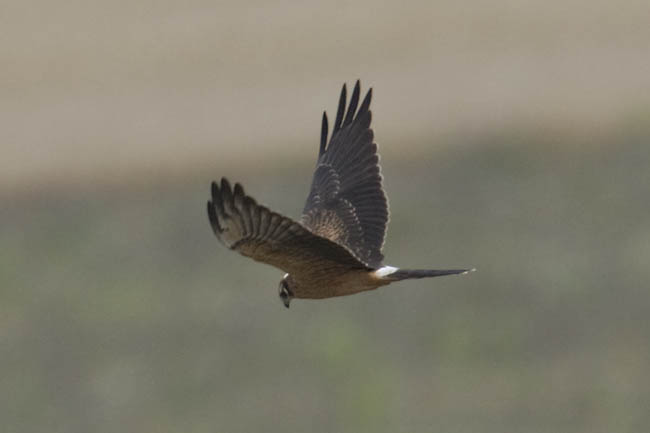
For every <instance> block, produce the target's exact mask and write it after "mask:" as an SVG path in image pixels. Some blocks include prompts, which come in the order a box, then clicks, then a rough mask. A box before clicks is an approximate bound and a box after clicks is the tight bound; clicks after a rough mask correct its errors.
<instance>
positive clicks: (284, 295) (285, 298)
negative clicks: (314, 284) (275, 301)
mask: <svg viewBox="0 0 650 433" xmlns="http://www.w3.org/2000/svg"><path fill="white" fill-rule="evenodd" d="M292 286H293V279H292V278H291V276H290V275H289V274H284V278H282V279H281V280H280V285H279V286H278V295H279V296H280V299H281V300H282V303H283V304H284V306H285V307H287V308H289V304H290V303H291V300H292V299H293V290H291V287H292Z"/></svg>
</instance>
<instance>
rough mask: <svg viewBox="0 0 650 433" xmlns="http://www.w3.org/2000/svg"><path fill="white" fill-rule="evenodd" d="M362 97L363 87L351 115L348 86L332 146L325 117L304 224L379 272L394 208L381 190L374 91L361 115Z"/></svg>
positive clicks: (354, 96) (356, 90)
mask: <svg viewBox="0 0 650 433" xmlns="http://www.w3.org/2000/svg"><path fill="white" fill-rule="evenodd" d="M359 93H360V86H359V81H357V83H356V85H355V86H354V91H353V92H352V97H351V99H350V106H349V107H348V109H347V113H345V104H346V87H345V85H343V89H342V90H341V97H340V99H339V107H338V111H337V113H336V121H335V122H334V129H333V131H332V137H331V139H330V141H329V145H327V146H326V144H327V134H328V131H327V130H328V125H327V115H326V114H325V113H323V125H322V130H321V141H320V150H319V152H318V161H317V163H316V172H315V173H314V178H313V180H312V185H311V191H310V192H309V196H308V197H307V203H306V204H305V208H304V210H303V215H302V222H303V224H305V226H307V227H309V228H310V229H311V230H312V231H313V232H314V233H316V234H318V235H321V236H324V237H326V238H328V239H331V240H333V241H334V242H337V243H339V244H341V245H345V246H346V247H348V248H349V249H350V250H351V251H352V252H354V254H355V255H356V256H357V257H359V258H360V259H361V260H363V261H364V262H365V263H368V264H369V265H370V266H372V267H375V268H377V267H379V266H380V265H381V262H382V260H383V258H384V256H383V255H382V253H381V249H382V246H383V244H384V237H385V235H386V225H387V224H388V202H387V200H386V194H385V193H384V190H383V188H382V185H381V180H382V177H381V172H380V167H379V156H378V155H377V145H376V144H375V143H373V132H372V129H370V120H371V112H370V110H369V107H370V99H371V98H372V89H370V90H369V91H368V93H367V94H366V97H365V98H364V99H363V102H362V103H361V107H360V108H359V111H358V112H357V105H358V103H359ZM355 112H356V115H355ZM344 114H345V118H344V117H343V116H344Z"/></svg>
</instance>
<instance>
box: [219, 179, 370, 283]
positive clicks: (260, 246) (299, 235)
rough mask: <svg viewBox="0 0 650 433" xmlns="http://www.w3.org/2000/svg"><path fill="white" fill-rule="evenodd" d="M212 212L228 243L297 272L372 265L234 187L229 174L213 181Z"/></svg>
mask: <svg viewBox="0 0 650 433" xmlns="http://www.w3.org/2000/svg"><path fill="white" fill-rule="evenodd" d="M208 217H209V218H210V224H211V225H212V229H213V230H214V233H215V235H217V238H218V239H219V240H220V241H221V242H222V243H223V244H224V245H226V246H227V247H228V248H230V249H232V250H235V251H237V252H239V253H240V254H242V255H244V256H247V257H251V258H252V259H254V260H257V261H259V262H264V263H268V264H269V265H273V266H275V267H277V268H280V269H282V270H284V271H285V272H289V273H291V274H294V275H298V276H299V275H300V274H304V273H310V272H314V270H318V269H324V270H343V269H345V270H350V269H369V268H368V267H367V266H366V265H365V264H364V263H362V262H361V261H360V260H358V259H357V258H356V257H355V256H354V255H353V254H352V253H351V252H350V251H349V250H348V249H347V248H345V247H344V246H341V245H338V244H336V243H334V242H332V241H330V240H328V239H325V238H322V237H320V236H317V235H315V234H313V233H311V232H310V231H309V230H308V229H306V228H305V227H303V226H302V225H301V224H300V223H297V222H295V221H293V220H291V219H289V218H286V217H284V216H282V215H280V214H277V213H275V212H273V211H271V210H269V209H267V208H266V207H264V206H261V205H259V204H257V203H256V202H255V200H254V199H253V198H252V197H250V196H248V195H246V194H245V193H244V189H243V188H242V186H241V185H240V184H238V183H236V184H235V188H234V189H232V188H231V187H230V183H229V182H228V180H226V179H225V178H222V179H221V186H219V185H217V184H216V183H215V182H213V183H212V200H211V201H208Z"/></svg>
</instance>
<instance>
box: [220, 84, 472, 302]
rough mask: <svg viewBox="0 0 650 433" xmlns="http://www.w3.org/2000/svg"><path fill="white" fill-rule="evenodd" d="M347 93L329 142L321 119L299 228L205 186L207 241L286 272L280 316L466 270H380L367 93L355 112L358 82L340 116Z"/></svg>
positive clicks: (383, 214) (225, 188)
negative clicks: (314, 302) (295, 302)
mask: <svg viewBox="0 0 650 433" xmlns="http://www.w3.org/2000/svg"><path fill="white" fill-rule="evenodd" d="M346 93H347V91H346V87H345V85H343V89H342V90H341V97H340V99H339V106H338V110H337V112H336V120H335V121H334V128H333V129H332V135H331V136H329V142H328V121H327V114H326V113H323V123H322V128H321V139H320V148H319V150H318V160H317V162H316V170H315V172H314V177H313V180H312V184H311V191H310V192H309V196H308V197H307V203H305V208H304V210H303V214H302V218H301V220H300V221H299V222H298V221H294V220H292V219H290V218H287V217H285V216H283V215H280V214H279V213H277V212H274V211H272V210H270V209H268V208H267V207H265V206H262V205H260V204H258V203H257V202H256V201H255V199H253V198H252V197H251V196H249V195H247V194H246V193H245V192H244V188H242V186H241V185H240V184H239V183H235V185H234V187H232V186H231V184H230V182H229V181H228V180H227V179H226V178H222V179H221V183H220V184H217V183H216V182H213V183H212V199H211V200H210V201H208V217H209V219H210V224H211V225H212V230H213V231H214V234H215V235H216V236H217V238H218V239H219V240H220V241H221V242H222V243H223V244H224V245H225V246H226V247H228V248H230V249H231V250H234V251H237V252H238V253H240V254H242V255H244V256H247V257H250V258H252V259H254V260H257V261H258V262H262V263H267V264H269V265H272V266H275V267H276V268H279V269H281V270H283V271H285V272H287V274H285V276H284V278H282V280H281V281H280V285H279V296H280V298H281V299H282V302H283V303H284V305H285V306H286V307H287V308H288V307H289V303H290V302H291V299H293V298H305V299H322V298H331V297H335V296H345V295H352V294H354V293H359V292H363V291H366V290H373V289H376V288H378V287H381V286H385V285H388V284H390V283H394V282H396V281H401V280H406V279H410V278H426V277H439V276H442V275H452V274H465V273H467V272H469V271H472V270H473V269H445V270H433V269H400V268H396V267H393V266H385V265H382V261H383V258H384V256H383V255H382V252H381V250H382V247H383V244H384V237H385V235H386V225H387V223H388V202H387V200H386V193H385V192H384V189H383V187H382V175H381V171H380V167H379V155H378V154H377V145H376V144H375V143H374V141H373V137H374V135H373V131H372V129H370V119H371V112H370V99H371V98H372V89H370V90H369V91H368V93H367V94H366V96H365V98H364V99H363V101H361V105H359V95H360V85H359V81H357V83H356V85H355V86H354V91H353V92H352V97H351V98H350V103H349V105H348V106H347V109H346V100H347V95H346Z"/></svg>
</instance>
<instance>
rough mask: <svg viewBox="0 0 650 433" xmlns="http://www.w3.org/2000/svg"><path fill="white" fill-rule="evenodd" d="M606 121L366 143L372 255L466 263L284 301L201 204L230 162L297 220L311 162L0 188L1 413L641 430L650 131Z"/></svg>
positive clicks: (276, 423) (649, 330)
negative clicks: (371, 152)
mask: <svg viewBox="0 0 650 433" xmlns="http://www.w3.org/2000/svg"><path fill="white" fill-rule="evenodd" d="M621 131H624V132H619V133H617V134H614V133H613V134H611V135H609V136H607V137H601V138H600V139H599V140H598V142H588V143H587V142H583V143H580V142H574V141H572V140H571V139H568V138H566V137H565V138H557V137H552V138H551V136H550V135H548V134H545V133H544V132H543V131H534V132H530V133H525V132H518V133H513V134H510V135H503V136H493V137H488V138H485V139H482V140H477V142H476V143H474V144H473V145H472V146H467V145H462V146H461V145H458V146H453V145H451V146H445V147H443V149H445V150H442V151H437V152H436V151H431V152H428V153H426V154H422V155H416V156H417V158H415V157H414V158H411V159H406V158H403V159H398V158H396V157H394V156H391V157H390V158H384V159H383V169H384V170H383V171H384V175H385V177H386V188H387V190H388V193H389V198H390V204H391V218H392V220H391V225H390V227H389V232H388V239H387V244H386V248H385V254H386V262H387V263H389V264H391V265H397V266H400V265H408V266H411V267H426V266H430V265H431V266H437V267H441V268H445V267H453V266H475V267H477V268H478V272H476V273H474V274H471V275H469V276H464V277H446V278H439V279H433V280H422V281H412V282H407V283H403V284H400V285H395V286H392V287H388V288H385V289H382V290H379V291H377V292H374V293H369V294H361V295H356V296H352V297H348V298H339V299H333V300H326V301H318V302H313V301H312V302H309V301H300V300H298V301H296V302H294V303H293V304H292V307H291V309H290V310H288V311H287V310H285V308H284V307H282V305H281V303H280V301H279V300H278V299H277V283H278V282H279V280H280V278H281V275H282V273H281V272H280V271H277V270H275V269H273V268H270V267H266V266H263V265H259V264H256V263H253V262H251V261H249V260H247V259H244V258H242V257H240V256H238V255H236V254H233V253H231V252H229V251H227V250H226V249H224V248H223V247H222V246H221V245H219V244H218V243H217V241H216V239H215V238H214V237H213V235H212V233H211V231H210V228H209V225H208V222H207V218H206V216H205V215H204V212H205V211H204V203H205V200H206V199H207V198H208V191H209V182H210V181H211V180H212V179H213V178H217V177H219V176H221V175H227V176H228V177H230V178H231V179H232V180H239V181H241V182H242V183H243V184H244V185H245V187H246V188H247V190H248V191H249V192H250V193H251V194H252V195H253V196H255V197H257V198H258V199H259V201H261V202H264V203H266V204H268V205H270V206H271V207H273V208H275V209H277V210H279V211H282V212H284V213H286V214H290V215H293V216H297V215H298V213H299V211H300V209H301V206H302V203H303V200H304V198H305V197H306V193H307V189H308V185H309V177H310V173H309V169H310V168H311V167H312V165H313V161H312V162H309V163H307V162H305V161H295V167H294V166H292V165H290V166H283V167H281V169H280V167H279V166H274V165H273V163H269V165H268V167H265V168H264V172H263V174H262V175H259V176H257V177H256V176H255V174H254V173H253V170H251V168H250V167H247V168H246V167H232V166H230V167H226V166H225V165H223V166H220V167H216V168H215V169H214V172H213V174H212V173H211V174H209V175H206V174H205V173H202V174H201V175H192V176H188V178H187V180H186V181H185V182H184V183H178V182H171V181H170V182H169V183H158V184H157V185H156V186H143V185H140V186H137V187H132V188H128V187H124V188H120V189H117V190H115V189H113V190H110V189H103V190H97V191H92V190H90V189H88V188H85V189H81V188H80V189H79V190H70V191H65V192H62V191H60V190H59V191H57V190H48V189H43V190H42V191H41V192H35V193H32V194H30V195H28V196H24V197H16V196H14V197H12V198H5V199H3V202H2V206H1V209H0V212H1V215H2V225H1V226H0V245H2V249H1V250H0V351H1V356H0V371H1V372H2V373H1V374H0V385H1V389H2V390H3V392H2V395H1V396H0V419H1V420H2V425H3V427H2V430H3V431H6V432H18V431H25V432H28V431H29V432H37V431H47V432H50V433H57V432H61V433H64V432H65V433H72V432H80V433H81V432H84V433H85V432H114V431H140V432H255V431H265V432H275V431H277V432H297V431H308V432H312V433H316V432H332V431H337V432H341V431H350V432H353V431H354V432H360V431H373V432H387V433H388V432H390V433H396V432H404V433H410V432H418V431H441V432H446V431H449V432H477V431H481V432H504V431H518V432H559V431H561V432H565V433H569V432H617V433H623V432H639V431H642V430H643V429H644V428H647V426H648V425H650V415H649V414H650V412H649V411H648V410H647V409H648V406H647V403H648V401H650V375H648V365H650V346H649V345H648V342H649V341H650V327H648V317H649V313H650V291H649V282H650V266H649V264H650V217H649V215H650V145H649V143H650V131H648V130H643V129H640V128H633V127H629V128H627V127H626V128H622V129H621ZM415 145H416V148H424V145H423V144H419V143H416V144H415Z"/></svg>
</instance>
